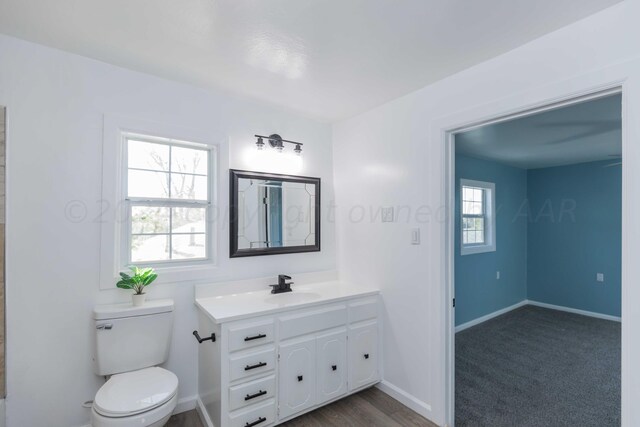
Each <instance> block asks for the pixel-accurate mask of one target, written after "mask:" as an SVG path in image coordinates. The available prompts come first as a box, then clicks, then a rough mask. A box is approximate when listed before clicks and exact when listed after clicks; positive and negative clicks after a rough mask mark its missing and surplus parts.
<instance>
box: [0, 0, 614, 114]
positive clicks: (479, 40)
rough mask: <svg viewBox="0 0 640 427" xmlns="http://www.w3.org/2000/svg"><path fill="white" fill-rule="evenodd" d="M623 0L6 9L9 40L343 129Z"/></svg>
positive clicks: (155, 0) (140, 3)
mask: <svg viewBox="0 0 640 427" xmlns="http://www.w3.org/2000/svg"><path fill="white" fill-rule="evenodd" d="M620 1H621V0H580V1H576V0H536V1H531V0H483V1H469V0H446V1H444V0H394V1H390V0H347V1H338V0H188V1H176V0H135V1H132V0H55V1H50V0H0V32H2V33H5V34H8V35H12V36H15V37H18V38H23V39H26V40H30V41H34V42H36V43H41V44H44V45H48V46H52V47H55V48H59V49H63V50H67V51H70V52H74V53H77V54H80V55H84V56H88V57H91V58H95V59H98V60H101V61H104V62H108V63H112V64H116V65H120V66H123V67H127V68H131V69H134V70H139V71H143V72H147V73H151V74H156V75H159V76H162V77H166V78H170V79H175V80H179V81H184V82H187V83H192V84H196V85H200V86H205V87H214V88H222V89H226V90H230V91H233V92H235V93H240V94H244V95H245V96H248V97H251V98H257V99H260V100H263V101H266V102H269V103H271V104H276V105H279V106H282V107H284V108H286V109H289V110H293V111H296V112H299V113H302V114H304V115H306V116H308V117H312V118H315V119H318V120H323V121H334V120H339V119H344V118H347V117H350V116H353V115H355V114H358V113H360V112H363V111H366V110H368V109H371V108H373V107H375V106H378V105H381V104H383V103H385V102H387V101H390V100H392V99H394V98H397V97H399V96H401V95H404V94H407V93H409V92H412V91H414V90H416V89H419V88H421V87H424V86H426V85H427V84H429V83H432V82H434V81H436V80H438V79H441V78H443V77H446V76H448V75H451V74H453V73H455V72H457V71H460V70H463V69H465V68H468V67H470V66H472V65H474V64H477V63H479V62H482V61H484V60H487V59H489V58H491V57H494V56H497V55H499V54H501V53H504V52H506V51H509V50H511V49H514V48H516V47H518V46H520V45H522V44H524V43H526V42H528V41H530V40H533V39H535V38H537V37H540V36H542V35H544V34H545V33H548V32H550V31H553V30H555V29H558V28H561V27H563V26H566V25H568V24H570V23H572V22H574V21H577V20H579V19H581V18H583V17H586V16H588V15H590V14H593V13H595V12H597V11H599V10H601V9H604V8H606V7H608V6H611V5H613V4H615V3H618V2H620Z"/></svg>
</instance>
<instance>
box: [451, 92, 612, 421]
mask: <svg viewBox="0 0 640 427" xmlns="http://www.w3.org/2000/svg"><path fill="white" fill-rule="evenodd" d="M450 141H451V143H452V145H453V147H454V148H455V151H453V150H452V152H453V153H454V154H453V156H454V157H453V159H451V160H452V162H450V164H453V166H454V170H455V174H454V175H453V184H452V185H451V188H450V189H449V197H450V198H452V200H453V201H454V206H455V209H454V215H453V216H452V219H451V227H452V229H453V230H452V233H450V234H451V236H452V241H451V242H449V243H450V254H449V255H450V256H451V258H452V259H451V264H452V270H453V274H452V277H451V280H450V281H451V282H452V283H451V286H452V287H453V289H452V290H453V291H454V292H455V293H454V294H453V295H454V296H455V309H452V316H450V318H451V321H452V323H453V325H451V336H450V340H451V345H450V346H449V348H450V351H451V352H452V354H451V358H450V362H449V363H451V371H452V374H453V373H454V374H455V377H454V379H452V381H451V384H450V391H451V396H450V398H451V401H452V402H455V405H453V404H452V405H450V406H451V408H450V410H451V412H454V414H455V415H454V416H453V417H452V418H451V419H452V421H453V420H455V425H456V426H458V427H460V426H481V425H491V426H498V427H499V426H512V425H559V424H562V425H619V424H620V393H621V391H620V390H621V389H620V364H621V357H620V354H621V350H620V348H621V341H620V324H621V323H620V322H621V288H622V281H621V269H622V268H621V265H622V261H621V259H622V257H621V251H622V243H621V239H622V94H621V90H620V89H618V88H616V89H613V90H609V91H606V92H602V93H597V94H594V95H589V96H588V97H583V98H579V99H572V100H570V101H567V102H563V103H562V104H555V105H552V106H548V107H544V108H540V109H537V110H535V111H527V112H525V113H521V114H517V115H513V116H510V117H503V118H500V119H498V120H495V121H493V122H488V123H482V124H479V125H474V126H471V127H467V128H462V129H457V130H455V131H452V132H451V133H450ZM454 357H455V359H454ZM454 409H455V411H454ZM452 415H453V414H452Z"/></svg>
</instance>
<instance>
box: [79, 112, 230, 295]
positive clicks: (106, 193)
mask: <svg viewBox="0 0 640 427" xmlns="http://www.w3.org/2000/svg"><path fill="white" fill-rule="evenodd" d="M124 133H131V134H136V135H144V136H150V137H156V138H160V139H172V140H176V141H191V142H193V143H196V144H202V146H203V147H206V148H208V149H209V150H210V153H211V154H210V156H211V157H210V162H209V168H210V169H211V171H210V173H209V192H210V196H209V197H210V200H211V209H210V211H211V212H210V218H211V219H210V221H209V226H210V236H211V240H210V245H209V250H210V252H209V259H208V260H206V261H197V262H195V263H193V262H188V261H187V262H180V263H172V264H164V265H159V264H158V265H157V266H155V267H154V268H155V269H156V271H157V273H158V279H157V280H156V281H155V282H154V284H157V285H163V284H179V283H186V282H188V283H193V282H201V281H205V280H211V278H212V277H215V275H216V274H217V273H218V270H219V262H220V259H219V256H220V253H222V251H223V247H222V246H221V242H222V239H221V236H223V235H224V229H223V227H222V223H221V222H220V221H219V219H220V214H221V211H220V206H218V198H219V197H220V192H221V191H223V192H224V189H225V184H226V176H225V175H224V174H221V173H220V171H222V170H226V169H228V167H229V164H228V145H229V136H228V135H227V134H225V133H222V132H219V131H216V130H215V129H211V128H203V129H200V128H193V127H185V126H180V125H176V124H174V123H171V122H167V121H166V120H161V119H159V120H157V121H154V120H148V119H141V118H136V117H129V116H123V115H120V114H111V113H105V114H104V115H103V126H102V195H101V197H100V198H99V199H97V200H86V201H80V202H82V203H84V204H83V205H82V206H83V207H86V209H87V211H86V213H87V221H91V222H92V223H94V224H98V225H99V228H100V258H99V262H100V274H99V281H98V289H99V290H100V291H111V290H113V289H116V287H115V284H116V282H117V281H118V280H119V273H120V272H121V271H124V270H125V269H126V266H125V265H123V261H122V259H123V258H122V248H123V246H124V244H123V242H122V235H123V232H122V228H123V227H124V226H126V225H127V222H126V221H127V211H126V203H125V201H124V198H125V196H126V193H123V191H122V190H123V188H124V187H123V183H122V178H123V176H124V175H123V174H124V173H125V171H124V170H125V169H126V167H127V166H128V164H125V163H124V162H123V158H124V154H125V153H124V151H125V150H124V149H125V147H126V145H125V141H124V138H123V134H124Z"/></svg>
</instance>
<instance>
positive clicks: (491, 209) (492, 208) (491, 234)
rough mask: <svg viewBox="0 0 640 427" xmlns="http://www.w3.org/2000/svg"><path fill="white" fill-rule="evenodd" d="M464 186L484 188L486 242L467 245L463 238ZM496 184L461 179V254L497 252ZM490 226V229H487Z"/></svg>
mask: <svg viewBox="0 0 640 427" xmlns="http://www.w3.org/2000/svg"><path fill="white" fill-rule="evenodd" d="M463 187H476V188H482V189H483V190H485V191H484V194H485V198H486V199H488V200H485V201H484V206H485V216H486V221H485V239H486V241H485V243H483V244H479V245H478V244H467V245H465V244H464V243H463V240H462V229H463V228H462V227H463V223H464V221H463V220H462V218H463V209H462V188H463ZM495 213H496V185H495V184H494V183H493V182H484V181H475V180H472V179H461V180H460V254H461V255H472V254H481V253H485V252H495V250H496V215H495ZM487 228H488V229H487Z"/></svg>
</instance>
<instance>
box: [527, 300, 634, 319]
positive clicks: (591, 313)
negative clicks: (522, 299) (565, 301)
mask: <svg viewBox="0 0 640 427" xmlns="http://www.w3.org/2000/svg"><path fill="white" fill-rule="evenodd" d="M527 304H529V305H535V306H536V307H542V308H549V309H551V310H558V311H566V312H567V313H573V314H581V315H583V316H589V317H595V318H597V319H604V320H611V321H613V322H620V321H621V320H622V318H621V317H619V316H611V315H609V314H602V313H596V312H594V311H586V310H579V309H577V308H571V307H565V306H562V305H554V304H547V303H546V302H539V301H532V300H527Z"/></svg>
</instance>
